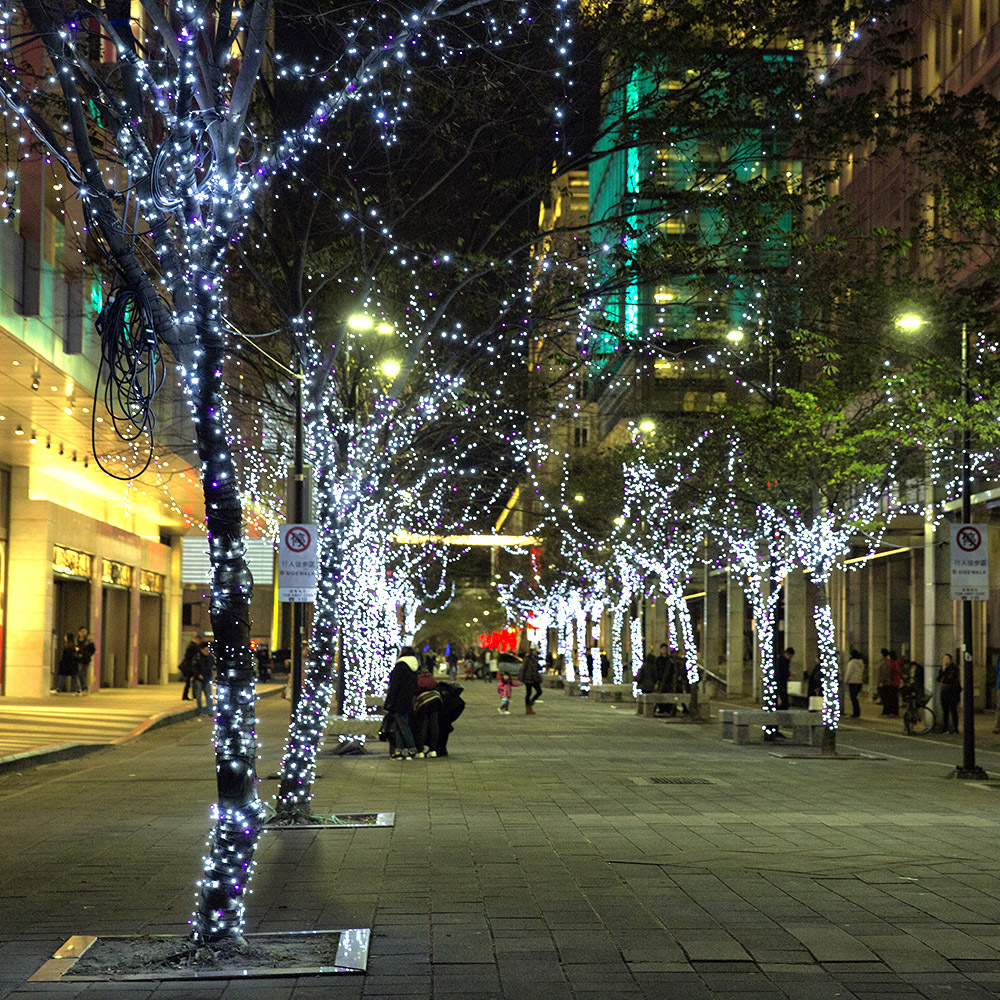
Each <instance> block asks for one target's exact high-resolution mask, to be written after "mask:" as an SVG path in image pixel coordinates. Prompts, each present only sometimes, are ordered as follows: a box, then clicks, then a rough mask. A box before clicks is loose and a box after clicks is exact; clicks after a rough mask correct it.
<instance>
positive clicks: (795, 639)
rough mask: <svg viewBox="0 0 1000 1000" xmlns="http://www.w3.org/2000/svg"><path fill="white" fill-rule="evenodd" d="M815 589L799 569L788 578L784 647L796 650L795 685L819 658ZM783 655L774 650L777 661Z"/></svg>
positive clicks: (793, 677) (793, 674) (786, 580)
mask: <svg viewBox="0 0 1000 1000" xmlns="http://www.w3.org/2000/svg"><path fill="white" fill-rule="evenodd" d="M812 589H813V588H812V587H811V586H810V584H809V581H808V580H807V579H806V575H805V573H803V572H802V570H800V569H797V570H795V571H794V572H792V573H789V574H788V576H786V577H785V631H784V639H783V640H782V641H783V643H784V646H785V647H786V648H787V647H788V646H791V647H792V649H794V650H795V656H794V657H793V658H792V676H791V679H792V680H793V681H800V680H802V671H803V670H811V669H812V665H813V661H814V660H815V658H816V641H815V640H814V639H812V636H813V634H814V631H813V629H814V626H813V622H812V614H813V607H812ZM780 652H782V650H780V649H775V651H774V655H775V657H776V658H777V656H778V654H779V653H780Z"/></svg>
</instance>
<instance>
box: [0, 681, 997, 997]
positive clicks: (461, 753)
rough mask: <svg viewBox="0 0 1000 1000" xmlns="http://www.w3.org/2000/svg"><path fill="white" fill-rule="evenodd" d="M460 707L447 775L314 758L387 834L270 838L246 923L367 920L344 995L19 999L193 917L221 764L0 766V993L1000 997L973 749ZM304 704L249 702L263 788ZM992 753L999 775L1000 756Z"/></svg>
mask: <svg viewBox="0 0 1000 1000" xmlns="http://www.w3.org/2000/svg"><path fill="white" fill-rule="evenodd" d="M517 693H518V692H515V694H517ZM466 694H467V700H468V702H469V707H468V708H467V710H466V712H465V714H464V715H463V716H462V717H461V718H460V719H459V720H458V724H457V726H456V732H455V734H454V735H453V737H452V742H451V744H450V750H451V754H450V756H448V757H447V758H441V759H436V760H419V761H408V762H405V763H404V762H397V761H390V760H389V759H388V758H387V757H386V755H385V753H384V748H383V747H382V746H377V747H376V748H375V751H376V752H375V753H373V754H372V755H369V756H364V757H356V758H336V757H325V758H324V760H323V762H322V766H321V769H320V773H321V775H322V777H321V778H320V779H319V780H318V781H317V809H319V810H321V811H342V812H360V811H369V810H380V811H395V812H396V817H397V818H396V826H395V828H394V829H381V830H380V829H370V830H337V831H318V832H317V831H293V832H286V833H273V834H268V835H266V836H265V838H264V840H263V841H262V843H261V847H260V849H259V851H258V855H257V860H258V867H257V875H256V879H255V882H254V890H255V891H254V894H253V895H252V896H251V898H250V903H249V912H250V927H249V929H250V930H279V929H298V928H316V927H353V926H367V927H371V928H372V930H373V947H372V955H371V960H370V962H369V971H368V974H367V975H366V976H364V977H355V978H350V979H348V978H343V979H339V980H337V981H336V982H332V983H331V982H330V981H329V980H321V979H308V978H301V979H290V980H287V981H281V982H279V983H277V984H275V983H270V984H264V983H261V982H247V981H234V982H231V983H222V984H220V983H214V984H208V983H205V984H200V983H199V984H189V985H185V986H183V987H178V986H165V985H164V986H157V985H155V984H142V985H135V984H129V985H122V984H119V985H115V986H113V987H109V986H107V985H98V986H95V987H91V988H89V989H88V988H85V987H80V986H73V985H70V984H65V985H62V984H59V985H57V986H49V987H45V986H26V985H24V979H25V978H26V976H27V975H29V974H30V972H31V971H33V970H34V969H35V968H37V967H38V965H40V964H41V961H42V960H43V959H44V958H45V956H46V955H47V954H51V951H52V949H53V948H55V947H56V946H57V945H58V944H60V943H61V941H62V940H64V939H65V937H66V936H68V935H69V934H71V933H105V934H107V933H129V932H149V931H153V932H159V931H168V930H175V931H176V930H178V929H179V928H180V927H182V926H183V925H184V922H185V920H186V919H187V917H188V916H189V913H190V910H191V908H192V905H193V887H194V880H195V878H196V876H197V872H198V868H199V859H200V854H201V851H202V849H203V845H204V839H205V832H206V830H207V829H208V825H209V824H208V808H209V804H210V802H211V801H212V798H213V789H214V768H213V761H212V756H211V748H210V747H209V746H208V744H207V740H206V738H205V737H206V733H205V728H204V725H200V724H198V723H196V722H184V723H182V724H180V725H177V726H172V727H170V728H168V729H163V730H157V731H154V732H150V733H147V734H146V735H144V736H142V737H141V738H139V739H136V740H132V741H129V742H128V743H125V744H122V745H119V746H116V747H114V748H111V749H108V750H104V751H101V752H98V753H95V754H93V755H91V756H89V757H87V758H84V759H82V760H75V761H62V762H58V763H53V764H48V765H45V766H43V767H39V768H36V769H34V770H32V771H30V772H26V773H24V774H9V775H6V776H0V815H3V816H4V824H3V825H4V831H5V840H4V847H3V849H2V854H0V859H2V860H0V996H17V997H26V996H33V997H38V996H44V997H49V996H52V997H56V996H58V997H60V998H67V1000H68V998H71V997H72V998H75V997H78V996H87V997H111V996H114V997H124V998H129V1000H132V998H134V1000H145V998H147V997H154V996H155V997H158V998H159V997H165V996H167V995H170V996H183V997H185V998H186V1000H187V998H191V1000H223V998H224V1000H232V998H239V997H247V998H261V1000H263V998H267V1000H303V998H313V1000H319V998H321V997H322V998H326V997H327V996H334V997H350V998H355V997H356V998H367V997H404V996H406V997H422V998H424V997H438V998H442V1000H444V998H449V1000H450V998H456V1000H458V998H461V1000H479V998H496V1000H513V998H517V1000H521V998H528V1000H531V998H535V997H539V998H542V997H544V998H545V1000H571V998H572V1000H585V998H588V1000H589V998H594V1000H596V998H598V997H600V998H601V1000H604V998H613V1000H626V998H629V1000H633V998H634V1000H640V998H646V997H649V998H657V1000H661V998H668V1000H672V998H678V1000H758V998H761V1000H763V998H774V1000H778V998H794V1000H800V998H801V1000H812V998H815V1000H825V998H830V1000H833V998H845V1000H850V998H862V997H864V998H867V997H874V996H875V995H876V994H886V993H891V994H892V995H893V998H894V1000H896V998H917V997H924V998H933V1000H937V998H942V1000H943V998H945V997H948V998H952V997H960V998H962V1000H978V998H982V1000H986V998H991V997H995V996H996V995H998V993H1000V931H998V929H997V923H998V918H1000V878H998V876H997V875H996V873H995V869H996V861H995V858H996V855H997V849H996V848H997V835H998V826H1000V822H998V817H997V798H996V796H997V794H998V793H997V791H996V786H995V785H994V784H993V783H986V784H983V783H967V782H959V781H954V780H949V779H948V778H947V777H946V775H947V774H948V771H949V770H950V769H951V768H953V767H954V764H955V763H957V762H958V758H959V757H960V752H959V748H958V746H957V745H955V744H951V743H948V742H946V741H942V740H930V739H928V738H924V739H922V740H914V739H906V738H904V737H901V736H899V735H896V734H893V733H888V732H885V733H882V732H872V733H870V732H866V731H865V730H863V729H861V728H855V729H852V730H850V731H849V732H848V731H846V730H845V732H844V733H843V734H842V736H841V742H842V744H844V745H848V744H849V745H850V746H851V747H852V748H860V749H862V750H868V751H870V752H872V753H874V752H878V753H881V754H883V755H884V759H882V760H875V759H872V758H871V757H868V758H862V759H855V760H843V761H820V760H817V761H804V760H792V759H783V758H780V757H776V756H774V755H773V754H772V753H771V752H769V750H768V749H767V748H764V747H749V748H746V747H736V746H734V745H732V744H728V743H723V742H722V741H721V740H720V739H719V733H718V726H717V725H714V724H706V725H697V724H687V723H677V722H673V723H671V722H663V721H660V720H655V719H644V718H638V717H636V716H635V715H634V713H633V712H632V711H630V710H629V709H628V708H627V707H619V708H616V707H614V706H612V705H610V704H600V703H596V702H594V703H591V702H588V701H587V700H584V699H579V698H570V697H568V696H566V695H564V694H562V693H560V692H557V691H550V690H546V692H545V698H544V702H543V704H542V705H541V706H540V707H539V708H538V710H537V714H536V715H535V716H525V715H524V714H517V713H516V712H514V714H512V715H510V716H500V715H498V714H497V712H496V696H495V691H494V688H493V687H492V686H490V685H486V684H482V683H473V684H471V685H469V686H467V688H466ZM519 706H520V701H519V700H518V699H517V698H515V699H514V704H513V706H512V707H513V708H514V709H516V708H518V707H519ZM521 711H522V713H523V708H522V710H521ZM287 714H288V706H287V703H285V702H282V701H281V700H280V699H268V700H266V701H264V702H262V703H261V705H260V708H259V715H260V718H261V726H260V729H261V733H262V736H263V739H264V748H263V753H262V760H261V762H260V773H261V774H268V773H271V772H273V771H274V769H275V768H276V765H277V759H278V757H279V755H280V750H281V738H282V733H283V731H284V726H285V723H286V722H287ZM981 763H982V764H983V765H984V766H985V767H986V768H987V769H989V770H991V771H994V772H1000V754H998V753H997V752H996V751H995V750H993V749H985V750H983V752H982V754H981ZM264 787H265V789H267V790H269V792H273V790H274V787H275V783H274V782H273V781H270V782H265V785H264Z"/></svg>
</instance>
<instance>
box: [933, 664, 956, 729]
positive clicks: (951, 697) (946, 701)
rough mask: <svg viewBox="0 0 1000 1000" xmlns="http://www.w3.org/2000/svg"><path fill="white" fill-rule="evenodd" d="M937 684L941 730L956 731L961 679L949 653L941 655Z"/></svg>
mask: <svg viewBox="0 0 1000 1000" xmlns="http://www.w3.org/2000/svg"><path fill="white" fill-rule="evenodd" d="M938 685H939V686H940V691H941V712H942V716H943V717H942V719H941V732H942V733H957V732H958V703H959V701H960V699H961V697H962V681H961V677H960V675H959V671H958V664H957V663H955V662H954V661H953V660H952V658H951V654H950V653H945V654H944V656H942V657H941V669H940V670H939V671H938Z"/></svg>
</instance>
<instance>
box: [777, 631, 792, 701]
mask: <svg viewBox="0 0 1000 1000" xmlns="http://www.w3.org/2000/svg"><path fill="white" fill-rule="evenodd" d="M794 655H795V650H794V649H792V647H791V646H789V647H788V648H787V649H786V650H785V651H784V653H782V654H781V656H779V657H778V662H777V664H776V665H775V668H774V686H775V689H776V692H777V695H778V711H779V712H781V711H784V710H785V709H787V708H788V679H789V678H790V677H791V676H792V657H793V656H794Z"/></svg>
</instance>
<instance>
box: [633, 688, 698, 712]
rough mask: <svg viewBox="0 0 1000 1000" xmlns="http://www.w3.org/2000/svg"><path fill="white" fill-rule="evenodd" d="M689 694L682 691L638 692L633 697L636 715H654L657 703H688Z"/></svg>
mask: <svg viewBox="0 0 1000 1000" xmlns="http://www.w3.org/2000/svg"><path fill="white" fill-rule="evenodd" d="M690 704H691V695H690V694H689V693H687V692H683V691H654V692H653V693H652V694H640V695H637V696H636V699H635V714H636V715H655V714H656V706H657V705H688V706H690Z"/></svg>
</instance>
